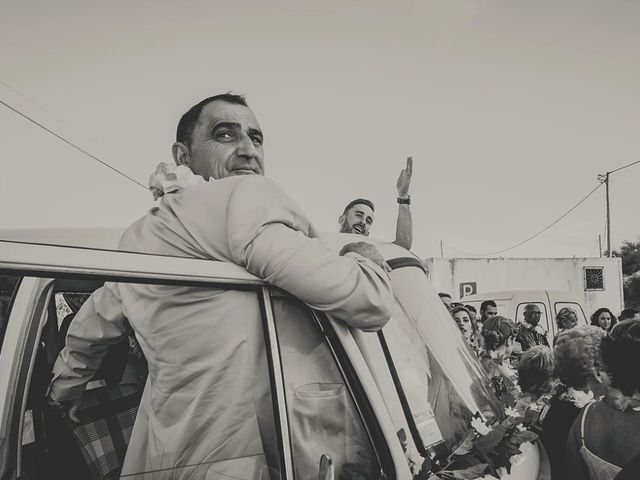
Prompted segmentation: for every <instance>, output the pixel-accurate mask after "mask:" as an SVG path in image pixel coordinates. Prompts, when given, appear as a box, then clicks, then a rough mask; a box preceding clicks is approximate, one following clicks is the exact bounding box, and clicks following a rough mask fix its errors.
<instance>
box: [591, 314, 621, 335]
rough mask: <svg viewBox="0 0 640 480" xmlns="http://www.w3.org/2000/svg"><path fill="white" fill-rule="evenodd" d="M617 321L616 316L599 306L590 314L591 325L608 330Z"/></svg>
mask: <svg viewBox="0 0 640 480" xmlns="http://www.w3.org/2000/svg"><path fill="white" fill-rule="evenodd" d="M616 323H618V319H617V318H616V316H615V315H614V314H613V313H612V312H611V310H609V309H608V308H599V309H598V310H596V311H595V312H593V315H591V325H593V326H596V327H600V328H601V329H603V330H604V331H605V332H608V331H609V330H611V329H612V328H613V326H614V325H615V324H616Z"/></svg>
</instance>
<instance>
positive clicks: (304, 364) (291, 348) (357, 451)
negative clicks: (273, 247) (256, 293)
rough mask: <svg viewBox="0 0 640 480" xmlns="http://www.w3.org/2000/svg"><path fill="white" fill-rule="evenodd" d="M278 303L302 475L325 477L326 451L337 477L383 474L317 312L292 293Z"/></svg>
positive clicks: (293, 434) (290, 411)
mask: <svg viewBox="0 0 640 480" xmlns="http://www.w3.org/2000/svg"><path fill="white" fill-rule="evenodd" d="M272 303H273V310H274V317H275V323H276V330H277V332H278V341H279V345H280V355H281V358H282V369H283V376H284V380H285V394H286V399H287V409H288V414H289V425H290V430H291V443H292V447H293V460H294V468H295V476H296V478H297V479H299V480H305V479H308V478H319V472H318V466H319V464H320V459H321V457H322V456H323V455H328V456H329V457H331V460H332V461H333V465H334V467H335V478H363V479H364V478H371V479H373V478H379V475H380V468H381V467H380V463H379V462H378V460H377V457H376V455H375V452H374V449H373V447H372V444H371V441H370V439H369V436H368V434H367V431H366V430H365V428H364V426H363V424H362V421H361V419H360V416H359V414H358V410H357V409H356V406H355V404H354V402H353V400H352V398H351V395H350V392H349V389H348V386H347V385H346V383H345V381H344V379H343V377H342V374H341V371H340V368H339V367H338V364H337V363H336V359H335V357H334V356H333V354H332V351H331V349H330V348H329V345H328V343H327V341H326V339H325V338H324V336H323V334H322V332H321V330H320V329H319V327H318V325H317V324H316V321H315V319H314V318H313V316H312V314H311V312H310V311H309V309H308V308H307V307H306V306H305V305H304V304H302V303H301V302H299V301H298V300H296V299H294V298H291V297H276V298H274V299H273V302H272ZM323 478H324V477H323Z"/></svg>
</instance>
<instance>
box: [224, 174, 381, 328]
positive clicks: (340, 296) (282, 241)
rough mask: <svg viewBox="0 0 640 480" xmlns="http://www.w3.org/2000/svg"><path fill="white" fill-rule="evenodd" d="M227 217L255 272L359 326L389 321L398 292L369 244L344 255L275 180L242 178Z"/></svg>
mask: <svg viewBox="0 0 640 480" xmlns="http://www.w3.org/2000/svg"><path fill="white" fill-rule="evenodd" d="M227 222H228V235H229V246H230V250H231V252H232V255H233V257H234V262H236V263H238V264H240V265H243V266H245V267H246V269H247V270H248V271H249V272H251V273H253V274H254V275H257V276H258V277H260V278H263V279H265V280H266V281H268V282H269V283H271V284H273V285H275V286H277V287H280V288H282V289H284V290H286V291H288V292H290V293H291V294H293V295H295V296H296V297H298V298H299V299H301V300H302V301H304V302H305V303H307V304H308V305H310V306H311V307H312V308H315V309H318V310H321V311H325V312H327V313H330V314H331V315H332V316H334V317H335V318H337V319H340V320H342V321H344V322H345V323H347V324H348V325H351V326H353V327H356V328H361V329H364V330H377V329H379V328H381V327H382V326H383V325H384V324H385V323H386V322H387V321H388V320H389V318H390V316H391V311H392V308H393V293H392V291H391V284H390V280H389V277H388V275H387V273H386V271H385V269H384V266H383V265H382V264H381V262H380V261H374V260H372V258H374V259H375V255H368V252H367V251H366V249H365V250H363V249H359V248H355V249H351V251H345V252H343V253H344V255H343V256H339V255H338V254H337V253H336V252H334V251H332V250H330V249H329V248H327V247H326V246H325V245H323V244H322V242H321V241H320V240H319V239H317V238H311V235H312V234H313V227H312V226H311V224H310V223H309V221H308V220H307V219H306V217H305V216H304V214H303V213H302V212H301V211H300V209H299V208H298V207H297V206H296V204H295V203H294V202H293V200H291V199H290V198H289V197H288V196H287V195H286V194H285V193H284V192H283V191H282V190H281V189H280V188H279V187H277V186H276V184H275V183H273V182H272V181H270V180H269V179H267V178H264V177H250V178H247V179H244V180H242V181H241V182H238V185H237V187H236V188H235V190H234V192H233V195H232V198H231V199H230V202H229V207H228V216H227ZM374 250H375V248H374ZM378 255H379V254H378ZM379 260H381V257H380V259H379Z"/></svg>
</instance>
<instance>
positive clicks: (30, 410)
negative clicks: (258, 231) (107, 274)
mask: <svg viewBox="0 0 640 480" xmlns="http://www.w3.org/2000/svg"><path fill="white" fill-rule="evenodd" d="M103 283H104V282H100V281H93V280H92V281H89V280H80V279H74V278H64V279H56V280H54V282H53V287H52V288H53V295H52V296H51V300H50V303H49V305H48V308H47V312H46V314H47V319H46V321H45V324H44V327H43V331H42V332H41V334H40V338H39V339H37V341H38V342H39V343H38V344H39V349H38V353H37V356H36V359H35V363H34V365H33V374H32V376H31V381H30V385H29V400H28V403H27V406H26V411H25V412H24V413H25V415H24V421H23V430H26V429H31V430H32V432H33V433H32V438H31V439H30V441H27V442H25V441H24V435H23V445H22V448H21V463H22V472H21V474H22V476H21V478H24V479H25V480H44V479H49V478H107V477H108V478H119V475H118V473H119V470H120V469H121V468H122V465H123V462H124V458H125V455H126V452H127V449H128V448H129V449H132V448H136V449H137V450H135V452H136V455H130V457H131V458H132V459H134V460H136V461H135V463H134V465H135V468H134V470H131V469H130V470H129V471H127V472H124V473H127V474H135V475H134V476H135V478H137V479H140V480H144V479H149V480H150V479H152V478H155V477H156V476H157V470H159V469H165V470H166V469H169V470H174V471H175V472H176V473H180V474H187V476H189V475H190V476H191V477H193V478H204V477H207V476H210V475H214V476H216V478H217V476H218V475H219V476H220V477H221V478H222V477H224V478H246V479H248V480H258V479H260V480H262V479H267V480H278V479H280V478H281V477H280V465H281V458H282V455H281V452H282V448H281V440H280V438H279V435H278V434H277V429H276V427H275V416H274V404H273V401H272V386H271V382H270V375H269V362H268V360H267V350H266V343H265V334H264V322H266V319H265V317H264V315H263V314H262V312H261V308H260V300H259V299H260V296H259V294H258V291H256V290H234V289H232V288H229V289H227V288H217V287H213V286H212V287H207V286H185V285H170V284H162V285H157V284H149V283H133V282H132V283H126V284H122V283H120V284H115V283H106V284H104V285H102V284H103ZM101 285H102V286H101ZM96 288H98V290H96ZM94 290H96V291H95V292H94V293H93V295H92V296H90V294H91V293H92V292H93V291H94ZM108 292H112V293H113V292H117V293H118V296H119V298H120V299H121V301H120V304H119V305H116V303H118V302H115V301H114V299H115V298H116V297H117V296H113V297H110V296H109V293H108ZM109 298H110V300H107V301H105V300H104V299H109ZM100 299H102V300H100ZM83 304H84V306H83ZM81 307H82V308H83V310H82V314H80V315H81V316H79V314H78V311H79V310H80V308H81ZM118 309H120V310H118ZM86 311H93V312H96V313H94V314H91V315H88V316H86V314H85V312H86ZM97 312H100V313H99V314H98V313H97ZM118 312H121V313H124V317H122V315H121V313H118ZM97 317H100V318H102V324H101V327H100V328H99V329H98V328H97V327H96V332H95V333H96V335H98V336H100V335H103V334H107V333H108V332H114V331H115V330H117V332H120V333H117V334H116V335H114V336H113V341H112V342H111V343H112V345H111V346H110V347H109V349H108V353H107V354H106V356H105V358H104V359H103V361H102V366H101V367H100V369H99V370H98V372H97V373H96V375H95V376H94V377H93V378H92V379H91V381H90V382H89V384H87V387H86V390H85V392H84V394H83V397H82V406H81V409H80V412H79V416H80V419H81V423H80V425H73V424H72V423H70V422H69V420H68V418H66V417H65V416H64V415H63V414H62V413H61V411H60V410H58V409H56V408H53V407H50V406H49V405H48V404H47V402H46V401H45V396H46V390H47V385H48V383H49V378H50V375H51V372H52V369H53V363H54V361H55V359H56V357H57V355H58V352H59V351H60V350H61V349H62V348H63V346H64V345H65V344H66V345H72V344H73V343H74V342H76V344H77V340H75V339H74V337H73V336H72V335H71V333H72V332H73V331H74V330H75V331H76V332H77V331H78V329H91V328H93V326H90V322H91V325H94V326H95V325H97V324H98V318H97ZM118 318H123V321H122V325H123V326H122V327H121V326H120V323H121V322H120V320H117V319H118ZM108 319H111V320H108ZM35 320H36V319H34V321H35ZM80 320H82V321H83V323H82V325H80V324H78V323H77V322H78V321H80ZM113 329H115V330H113ZM67 331H68V332H69V336H67V335H66V334H65V333H66V332H67ZM87 331H89V330H87ZM51 352H53V355H52V354H51ZM203 352H205V353H203ZM207 352H208V353H207ZM147 362H148V363H147ZM160 363H162V371H160V370H159V369H158V368H157V365H159V364H160ZM148 370H150V373H149V375H150V376H152V377H151V379H150V381H151V383H150V385H151V386H150V388H149V390H148V391H147V392H146V393H145V396H147V402H148V403H147V404H146V405H147V406H146V408H148V409H149V408H150V409H151V411H153V412H164V415H166V417H165V418H164V420H163V419H161V418H160V417H156V419H155V420H153V419H152V421H154V423H153V425H152V426H151V427H149V428H153V431H155V432H161V433H159V436H158V437H156V438H155V439H154V441H157V442H167V447H168V448H166V449H164V450H162V449H160V450H158V448H161V447H156V450H157V453H158V454H160V455H162V457H152V456H151V454H150V453H149V452H150V450H151V449H147V448H146V446H145V445H146V441H147V438H146V435H144V434H143V435H140V436H137V437H136V436H135V435H136V432H135V431H134V429H133V426H134V421H135V420H136V417H137V416H138V414H140V413H141V412H145V410H140V408H142V407H139V405H140V402H141V397H142V391H143V389H144V386H145V382H146V379H147V371H148ZM196 407H198V408H196ZM191 409H192V411H191ZM151 417H153V415H151ZM148 418H149V417H146V418H145V419H144V420H143V422H148V421H150V420H148ZM175 418H178V419H181V420H180V422H181V423H182V425H181V426H180V427H179V428H177V429H173V430H171V431H166V430H165V429H164V427H163V426H162V424H161V422H163V421H165V420H167V421H172V420H171V419H175ZM29 423H32V426H29ZM142 425H144V423H143V424H142ZM144 431H145V428H144V427H143V429H142V430H140V432H143V433H144ZM172 442H175V443H178V444H179V445H181V446H182V447H184V448H183V449H182V450H177V451H174V452H171V449H170V445H171V443H172ZM132 451H134V450H132ZM185 452H186V453H185ZM129 453H131V452H129ZM171 455H175V458H174V457H171ZM187 456H188V457H187ZM185 457H187V458H189V462H186V463H185V462H184V461H183V460H181V458H185ZM154 472H155V473H154Z"/></svg>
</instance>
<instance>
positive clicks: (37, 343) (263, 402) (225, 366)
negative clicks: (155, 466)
mask: <svg viewBox="0 0 640 480" xmlns="http://www.w3.org/2000/svg"><path fill="white" fill-rule="evenodd" d="M52 253H55V250H54V251H53V252H52ZM120 255H123V254H114V256H113V258H112V259H111V260H113V262H112V264H113V265H115V264H117V263H118V262H119V256H120ZM107 257H109V256H107ZM106 262H107V264H108V263H109V258H107V259H106ZM9 263H12V268H10V269H8V268H3V270H4V271H5V272H8V273H9V274H10V275H8V276H9V277H12V276H15V277H21V281H20V283H19V288H18V289H17V292H15V294H14V295H12V297H13V298H12V299H11V301H3V303H2V305H6V308H3V312H2V319H3V326H4V327H6V328H3V332H2V333H3V337H4V338H3V341H2V350H1V351H0V356H1V361H0V365H2V367H0V372H1V374H2V375H1V376H0V384H1V385H2V389H1V390H0V392H2V393H0V408H1V410H0V413H1V414H2V417H1V421H2V428H1V432H2V434H0V455H1V456H2V460H1V462H0V465H1V467H0V477H1V478H3V479H4V478H21V479H30V480H40V479H49V478H51V479H53V478H67V479H69V478H89V477H92V478H100V476H104V475H107V474H112V473H113V471H114V470H113V468H116V469H117V468H122V464H121V462H122V461H123V459H124V455H125V452H126V448H127V441H128V437H129V436H130V435H131V433H132V427H133V419H135V415H136V412H137V408H138V406H137V404H136V405H130V406H128V407H127V409H126V410H116V414H117V415H119V417H118V418H119V419H120V420H122V418H123V413H127V414H128V419H125V421H124V422H121V423H123V424H118V425H117V426H116V427H115V428H114V427H113V426H112V425H111V424H110V422H111V421H112V420H113V418H115V417H114V415H112V416H111V417H108V416H105V417H102V416H100V415H98V416H97V417H95V418H94V417H92V418H88V420H87V421H86V423H85V418H83V417H81V427H82V428H84V429H85V430H84V432H85V433H86V432H87V431H90V429H93V431H99V432H101V433H100V434H99V435H100V436H99V438H98V439H95V438H92V440H91V441H89V442H85V443H84V444H83V443H82V439H81V438H80V437H81V435H80V434H76V429H75V427H73V428H71V427H69V425H68V423H67V425H66V426H67V427H69V428H68V430H69V432H67V433H68V434H66V435H64V436H60V435H59V433H60V432H59V430H60V428H61V427H65V419H64V418H60V412H58V411H56V410H55V409H53V408H51V407H50V406H49V405H48V404H47V402H46V398H45V394H46V387H47V384H48V381H49V379H50V376H51V370H52V368H53V361H55V359H56V356H57V351H58V350H59V349H60V348H61V345H59V344H58V343H59V341H60V336H59V335H58V334H59V333H60V332H59V330H60V327H61V325H62V322H61V321H60V317H59V314H58V313H59V312H58V305H56V301H55V300H56V298H58V297H59V296H60V294H65V293H69V292H71V293H76V294H77V293H78V292H81V293H86V294H87V295H86V296H87V297H88V296H89V294H90V293H91V292H92V291H93V290H94V289H96V288H98V289H99V288H102V287H101V286H102V285H103V284H104V283H105V282H107V283H109V282H112V281H119V284H122V283H123V280H126V286H127V287H128V288H131V289H134V290H137V291H139V292H140V294H141V297H142V296H144V295H151V294H156V295H157V297H158V298H163V299H167V298H171V299H174V300H173V301H172V302H170V306H171V307H172V308H174V307H175V308H178V307H183V308H184V307H185V305H186V304H189V302H192V301H194V299H195V300H196V301H197V300H200V299H203V298H204V299H206V298H220V297H221V296H226V297H227V298H228V299H230V300H228V302H227V303H229V302H232V303H233V305H235V306H236V307H237V309H240V310H241V311H242V312H248V314H247V316H246V319H247V320H246V321H244V322H243V323H242V325H241V326H240V327H237V328H236V327H235V326H234V325H235V324H237V323H239V322H240V320H241V319H236V322H233V321H231V320H233V319H230V320H229V321H227V320H226V319H225V318H222V317H220V318H214V316H213V315H209V317H210V318H211V322H212V323H215V322H217V323H218V325H217V326H216V328H215V332H216V333H217V335H212V334H207V332H202V334H201V335H197V334H195V333H197V332H195V333H194V332H193V327H189V325H187V324H186V323H185V324H183V325H176V327H175V328H174V329H173V330H172V331H167V330H166V329H167V328H169V325H168V324H164V325H163V328H164V329H165V330H164V331H163V332H160V331H158V329H157V325H156V326H149V325H147V326H140V325H136V328H138V330H137V331H134V332H133V333H134V336H135V335H136V334H139V333H141V334H143V335H144V337H142V336H140V337H139V340H140V344H141V345H142V346H143V350H144V349H146V350H145V352H144V353H145V354H149V355H150V356H151V355H152V351H151V350H149V349H148V347H149V345H146V344H145V339H149V338H154V341H158V339H160V338H161V337H162V335H164V336H165V337H167V338H168V337H170V336H171V338H173V339H179V335H183V337H182V338H180V340H188V341H189V342H190V343H185V345H184V347H179V348H178V347H176V348H174V349H173V350H174V352H176V351H177V352H178V353H179V354H180V355H183V356H184V358H186V359H187V360H189V361H188V362H187V363H186V364H184V365H176V371H177V369H180V370H182V371H184V375H185V377H188V376H189V375H193V376H198V375H204V376H206V375H207V374H208V373H207V371H208V370H216V369H217V370H218V371H219V372H222V373H220V378H221V379H222V380H221V381H222V383H219V385H222V384H224V385H225V388H224V389H223V388H219V389H214V391H215V392H216V395H214V396H215V397H216V398H218V397H220V398H219V400H216V401H215V402H212V403H211V404H210V405H211V406H212V407H216V409H215V411H217V412H223V411H224V412H228V411H229V410H233V411H235V412H236V414H235V415H231V414H228V415H227V414H225V415H220V414H214V412H210V413H211V415H210V414H209V412H201V411H200V412H195V413H197V414H199V415H200V416H201V421H199V422H198V424H197V425H196V426H195V429H194V430H193V431H189V432H187V433H188V434H189V435H193V437H194V442H193V443H194V445H195V446H190V447H189V448H192V449H193V450H195V451H196V454H200V453H201V452H200V450H198V449H199V448H201V449H204V450H203V452H204V453H203V454H202V455H201V458H202V461H201V462H197V464H195V465H194V464H190V465H182V464H181V463H180V461H179V460H176V462H175V465H176V467H175V468H174V470H175V471H174V474H177V478H179V477H180V475H181V474H182V473H184V474H185V475H187V474H189V475H195V476H196V477H198V476H200V475H201V473H202V474H209V473H208V472H213V471H215V472H216V474H219V475H223V476H224V475H227V476H234V477H236V478H246V479H251V480H253V479H258V478H260V479H262V478H267V479H280V478H293V473H292V472H293V467H292V465H291V461H290V458H291V453H290V447H289V444H288V442H285V441H284V440H283V439H284V438H285V437H286V436H285V435H284V432H286V431H287V427H286V425H287V424H286V413H285V410H284V404H283V403H279V401H278V397H279V395H278V394H277V392H278V391H282V385H281V384H278V382H277V377H276V376H275V374H274V372H275V371H276V369H279V368H280V367H279V366H278V365H279V363H278V365H274V359H276V360H277V361H278V362H279V359H278V357H277V355H273V354H272V346H273V343H272V342H271V341H270V338H269V328H267V326H266V323H267V317H266V314H265V312H266V311H267V310H269V309H270V306H267V305H266V304H265V299H268V295H264V291H266V287H265V286H263V285H262V284H261V282H259V281H257V280H253V281H247V280H246V279H242V278H240V279H238V278H236V279H233V278H219V277H218V278H214V279H210V280H209V281H207V280H206V279H204V280H203V279H198V280H197V281H195V280H193V278H190V279H187V278H188V276H187V275H186V274H182V275H181V274H166V273H163V272H159V271H157V269H156V270H155V271H150V272H148V273H147V274H144V273H140V272H136V273H133V272H132V271H131V270H129V269H121V270H119V269H117V268H113V269H111V270H110V271H109V272H108V273H97V270H96V268H95V267H96V265H88V266H87V268H83V267H78V266H74V267H73V268H62V267H60V266H53V265H51V264H49V265H44V264H42V265H39V264H38V265H36V264H29V265H23V266H22V267H23V268H21V267H20V266H15V263H13V262H8V261H5V263H4V265H3V266H4V267H7V265H8V264H9ZM52 263H53V262H52ZM89 263H91V262H89ZM174 263H175V262H174ZM178 263H180V262H178ZM187 264H188V261H187ZM189 266H190V265H187V267H189ZM35 271H39V272H40V273H42V272H43V271H46V278H43V277H34V276H31V275H33V273H34V272H35ZM11 274H13V275H11ZM189 295H191V296H190V297H189ZM191 305H193V303H191ZM229 305H231V304H229ZM233 305H231V307H233ZM9 306H10V307H11V308H8V307H9ZM165 306H166V303H165ZM231 307H230V308H231ZM229 311H230V310H226V311H225V312H229ZM7 314H8V317H7ZM157 315H159V313H158V314H157ZM157 315H155V316H154V317H155V319H157V318H159V317H158V316H157ZM205 317H206V316H205ZM5 318H6V321H5ZM185 318H187V319H189V320H190V321H191V320H192V317H189V316H187V317H185ZM129 320H130V321H131V323H132V324H134V325H135V322H133V319H132V318H130V319H129ZM178 320H179V318H178ZM205 320H206V319H205ZM74 321H75V320H72V323H73V322H74ZM176 323H177V322H176ZM201 326H202V325H199V327H201ZM190 329H191V331H190ZM271 329H272V330H273V327H271ZM184 335H186V336H187V337H188V338H185V337H184ZM124 336H125V337H126V335H124ZM120 343H122V342H120ZM120 343H118V345H120ZM170 343H171V342H168V343H165V344H164V345H163V347H162V348H163V349H164V354H163V355H164V358H166V356H167V352H170V351H171V345H170ZM194 345H195V346H196V348H203V346H204V349H206V348H207V347H208V346H209V345H210V348H211V349H212V350H216V349H218V350H223V349H225V348H227V349H228V350H227V352H229V353H228V355H227V356H226V357H224V358H225V361H223V362H222V365H220V366H217V365H216V363H215V362H212V363H211V365H203V366H201V365H196V363H197V362H196V360H197V359H196V358H195V357H194V356H193V355H191V354H192V352H191V350H192V349H193V348H192V347H193V346H194ZM234 345H237V348H234ZM190 347H191V348H190ZM110 353H111V350H110V351H109V353H108V354H107V357H105V361H106V359H107V358H108V357H109V355H110ZM129 353H130V352H128V349H126V348H125V355H126V356H127V358H125V360H124V363H125V364H126V369H129V366H130V358H129ZM190 355H191V357H190ZM223 356H224V355H223ZM221 358H222V357H221ZM203 361H205V362H206V359H203ZM116 363H118V364H121V363H122V362H120V361H118V362H116ZM103 366H104V365H103ZM117 368H118V367H116V370H117ZM101 369H102V368H101ZM113 369H114V368H113V365H111V366H110V370H111V371H113ZM126 369H125V373H126ZM99 373H100V372H98V374H99ZM98 374H96V376H95V377H94V378H93V379H92V380H91V381H90V382H89V385H88V386H87V390H85V392H84V393H83V402H84V403H85V404H87V405H88V407H87V408H86V410H84V412H85V413H86V412H92V411H95V410H96V409H98V410H100V409H102V410H105V411H106V410H109V409H110V408H112V406H111V405H109V406H107V403H108V402H107V403H105V402H104V401H103V400H104V398H105V395H106V396H113V394H114V393H113V392H116V393H117V394H118V395H119V397H118V399H117V400H118V401H120V403H122V399H123V398H124V399H125V400H127V401H131V399H135V398H137V401H138V402H139V401H140V393H141V391H142V386H143V383H140V381H139V380H140V379H138V384H137V385H135V384H136V380H135V378H136V376H135V375H133V376H131V375H129V376H128V377H127V378H128V380H127V382H128V383H123V382H124V380H121V379H122V378H124V377H126V375H124V374H122V376H121V377H119V379H118V380H116V381H115V383H114V381H113V380H109V375H106V376H103V377H102V378H99V379H98V378H96V377H97V376H98ZM111 377H113V375H111ZM132 379H133V380H132ZM92 383H94V384H96V385H95V386H94V387H92V388H91V389H89V386H90V384H92ZM186 388H187V387H185V389H186ZM136 389H137V390H136ZM187 391H189V390H187ZM200 393H201V392H200ZM196 394H199V392H198V391H197V390H194V396H196ZM136 395H137V397H136ZM280 397H281V398H283V397H282V396H281V395H280ZM101 399H102V400H101ZM89 401H91V402H93V403H92V404H89V403H88V402H89ZM101 402H102V403H101ZM113 403H115V402H113ZM229 405H231V407H230V406H229ZM89 407H91V408H93V410H91V408H89ZM169 407H170V406H169V405H168V403H167V402H165V403H164V404H163V409H166V408H169ZM279 409H281V411H279ZM109 412H111V410H109ZM89 414H90V413H87V415H89ZM105 415H107V414H105ZM203 415H204V416H203ZM276 419H281V420H282V423H280V422H277V421H276ZM127 422H128V423H127ZM124 423H127V424H126V425H125V424H124ZM283 425H284V426H283ZM52 427H54V428H52ZM229 432H232V433H229ZM234 432H235V433H234ZM199 434H200V438H202V439H209V440H210V439H212V438H213V439H214V440H215V442H217V443H216V444H215V445H212V444H211V442H206V441H203V442H199V443H198V442H197V438H198V435H199ZM125 437H126V438H125ZM123 438H124V439H125V440H124V441H123ZM215 442H214V443H215ZM107 446H108V448H107ZM88 458H89V460H88ZM74 462H76V464H74ZM83 462H84V464H82V463H83ZM152 462H153V459H152ZM103 464H107V466H106V467H103ZM105 468H106V469H107V470H105ZM109 468H111V470H108V469H109ZM87 472H88V473H89V474H87ZM134 473H135V474H136V475H137V477H139V478H158V477H157V475H158V474H157V473H152V472H150V471H147V470H140V471H136V472H134ZM84 475H86V476H84Z"/></svg>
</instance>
